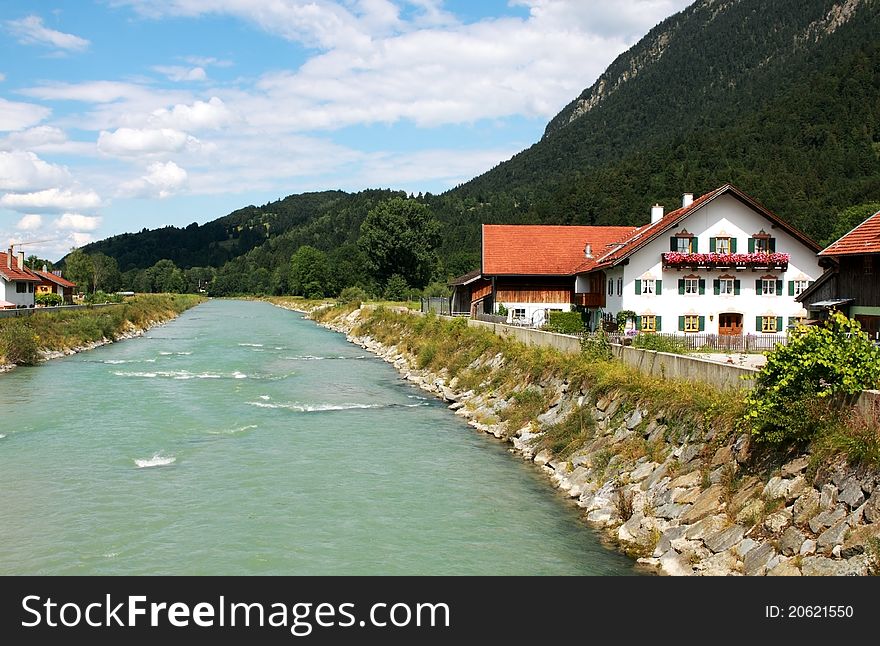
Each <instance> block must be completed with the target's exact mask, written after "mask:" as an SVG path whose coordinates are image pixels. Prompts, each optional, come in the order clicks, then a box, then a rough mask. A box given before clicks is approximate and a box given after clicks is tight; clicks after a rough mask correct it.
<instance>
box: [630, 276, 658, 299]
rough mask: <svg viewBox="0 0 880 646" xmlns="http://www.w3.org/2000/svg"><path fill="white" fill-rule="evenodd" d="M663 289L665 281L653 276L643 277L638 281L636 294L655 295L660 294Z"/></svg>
mask: <svg viewBox="0 0 880 646" xmlns="http://www.w3.org/2000/svg"><path fill="white" fill-rule="evenodd" d="M662 291H663V281H662V280H655V279H653V278H643V279H641V280H637V281H636V295H637V296H638V295H639V294H651V295H653V296H659V295H660V293H661V292H662Z"/></svg>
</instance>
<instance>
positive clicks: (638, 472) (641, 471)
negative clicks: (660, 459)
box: [629, 462, 660, 482]
mask: <svg viewBox="0 0 880 646" xmlns="http://www.w3.org/2000/svg"><path fill="white" fill-rule="evenodd" d="M659 466H660V465H659V464H657V463H656V462H645V463H644V464H642V465H640V466H638V467H636V468H635V469H634V470H633V471H632V472H630V474H629V479H630V480H631V481H632V482H641V481H642V480H644V479H645V478H647V477H648V476H649V475H651V474H652V473H653V472H654V469H656V468H657V467H659Z"/></svg>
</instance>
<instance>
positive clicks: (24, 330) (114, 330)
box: [0, 294, 205, 365]
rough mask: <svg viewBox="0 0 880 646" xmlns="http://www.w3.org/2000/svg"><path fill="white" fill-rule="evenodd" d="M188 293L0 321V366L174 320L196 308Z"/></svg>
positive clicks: (196, 300)
mask: <svg viewBox="0 0 880 646" xmlns="http://www.w3.org/2000/svg"><path fill="white" fill-rule="evenodd" d="M204 300H205V299H204V297H202V296H195V295H192V294H141V295H138V296H134V297H132V298H129V299H127V300H126V301H125V302H124V303H120V304H118V305H110V306H107V307H95V308H88V309H77V310H67V311H60V312H36V313H34V314H32V315H31V316H27V317H16V318H8V319H0V363H15V364H18V365H33V364H34V363H36V362H37V360H38V359H39V351H40V350H48V351H53V350H68V349H71V348H75V347H79V346H83V345H87V344H89V343H94V342H96V341H101V340H102V339H115V338H118V337H119V336H121V335H122V334H124V333H125V332H128V331H130V330H134V329H143V328H145V327H147V326H148V325H150V324H151V323H157V322H161V321H166V320H168V319H171V318H174V317H175V316H177V315H178V314H180V313H181V312H183V311H185V310H187V309H189V308H190V307H193V306H194V305H198V304H199V303H201V302H202V301H204Z"/></svg>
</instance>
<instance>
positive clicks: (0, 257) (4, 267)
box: [0, 252, 40, 283]
mask: <svg viewBox="0 0 880 646" xmlns="http://www.w3.org/2000/svg"><path fill="white" fill-rule="evenodd" d="M8 263H9V256H8V254H6V253H5V252H0V276H3V278H5V279H6V280H8V281H12V280H21V281H25V282H29V283H39V282H40V279H39V277H37V276H36V275H35V274H34V273H33V272H32V271H31V270H30V269H28V268H27V267H23V268H19V266H18V258H16V257H15V255H13V256H12V268H11V269H10V268H9V266H8Z"/></svg>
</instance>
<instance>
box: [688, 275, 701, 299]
mask: <svg viewBox="0 0 880 646" xmlns="http://www.w3.org/2000/svg"><path fill="white" fill-rule="evenodd" d="M684 293H685V295H696V294H699V293H700V279H699V278H685V279H684Z"/></svg>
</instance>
